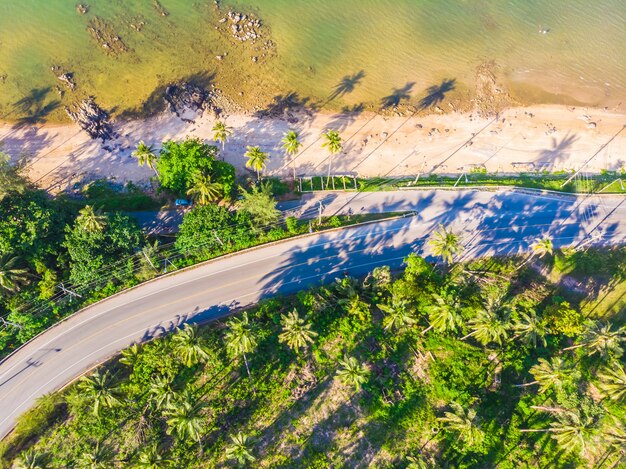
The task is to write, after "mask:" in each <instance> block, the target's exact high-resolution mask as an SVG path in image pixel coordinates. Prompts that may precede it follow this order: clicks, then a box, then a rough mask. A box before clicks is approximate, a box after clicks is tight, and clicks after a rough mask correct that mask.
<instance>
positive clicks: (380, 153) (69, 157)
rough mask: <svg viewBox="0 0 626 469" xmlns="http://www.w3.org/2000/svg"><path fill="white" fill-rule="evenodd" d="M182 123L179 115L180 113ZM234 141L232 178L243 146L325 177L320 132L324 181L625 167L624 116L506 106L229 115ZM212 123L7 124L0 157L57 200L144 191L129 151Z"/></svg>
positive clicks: (229, 153) (0, 131)
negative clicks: (491, 111) (287, 145)
mask: <svg viewBox="0 0 626 469" xmlns="http://www.w3.org/2000/svg"><path fill="white" fill-rule="evenodd" d="M187 117H188V116H187ZM225 121H226V123H227V125H229V126H230V127H232V129H233V134H232V136H231V138H230V140H229V141H228V142H227V143H226V146H225V150H224V152H223V153H222V155H223V157H224V158H225V160H226V161H228V162H230V163H232V164H233V165H235V166H236V167H237V168H238V170H239V171H241V172H243V171H246V170H245V162H246V158H245V157H244V156H243V155H244V152H245V148H246V146H248V145H259V146H260V147H261V148H262V149H263V150H264V151H267V152H269V154H270V157H271V159H270V161H269V164H268V166H267V169H266V172H265V174H266V175H272V176H280V177H292V175H293V172H294V166H295V172H296V174H297V175H299V176H313V175H321V174H326V173H327V171H328V163H329V161H328V153H327V152H326V150H325V149H324V148H322V146H321V144H322V140H321V137H320V136H321V134H322V132H323V131H325V130H326V129H336V130H338V131H339V132H340V134H341V136H342V138H343V140H344V151H343V152H342V153H340V154H338V155H335V156H334V157H333V160H332V168H331V172H332V173H333V174H349V175H357V176H361V177H369V176H402V175H416V174H418V173H420V174H429V173H438V174H462V173H464V172H471V171H472V170H476V169H477V168H478V169H482V170H486V171H487V172H489V173H496V172H497V173H500V174H503V173H512V174H516V173H522V172H525V173H528V172H533V171H549V172H557V171H571V170H579V169H581V168H582V169H583V171H584V172H589V173H599V172H601V171H602V170H619V169H622V168H624V166H625V165H626V130H624V126H625V124H626V115H625V114H621V113H616V112H613V111H610V110H607V109H590V108H582V107H566V106H556V105H543V106H534V107H518V108H511V109H508V110H506V111H504V112H502V113H500V115H499V116H498V118H488V119H485V118H480V117H477V115H476V114H469V113H450V114H432V115H427V116H410V115H409V116H403V117H399V116H396V117H385V116H381V115H376V114H366V113H363V114H359V115H350V114H329V113H309V114H307V113H297V114H290V115H288V116H284V117H281V118H278V117H252V116H250V115H230V116H228V117H226V118H225ZM214 122H215V117H212V116H210V115H209V114H208V113H205V114H204V115H201V116H196V117H194V119H192V120H191V121H188V120H187V121H183V120H182V119H181V118H179V117H176V116H175V115H172V114H161V115H158V116H156V117H152V118H148V119H144V120H136V121H128V122H117V123H116V124H115V129H116V131H117V134H118V137H117V138H116V139H114V140H111V141H107V142H106V143H105V144H104V145H103V144H102V143H101V141H94V140H91V139H90V138H89V137H88V135H87V134H86V133H85V132H83V131H81V130H80V129H79V128H78V127H77V126H75V125H69V124H68V125H40V126H22V127H16V126H13V125H9V124H3V125H0V142H2V147H3V151H4V152H6V153H8V154H9V155H10V156H11V158H12V159H13V160H15V161H17V160H18V159H20V158H24V161H25V162H26V167H25V169H26V172H27V174H28V176H29V177H30V178H31V179H32V180H33V181H34V182H36V183H37V184H38V185H39V186H40V187H42V188H44V189H47V190H49V191H50V192H53V193H56V192H59V191H64V190H69V189H71V188H72V187H73V186H74V185H75V184H76V183H84V182H87V181H89V180H93V179H98V178H109V179H111V180H114V181H117V182H119V183H126V182H128V181H133V182H135V183H139V184H148V183H149V178H150V177H151V176H153V175H154V173H153V172H152V171H151V170H149V169H147V168H140V167H138V166H137V163H136V160H135V159H134V158H132V156H131V152H132V151H133V149H134V147H135V146H136V144H137V142H138V141H140V140H144V141H145V142H146V143H149V144H151V145H154V147H155V148H159V146H160V144H161V142H163V141H166V140H169V139H182V138H185V137H186V136H194V137H198V138H201V139H204V140H206V141H208V142H210V141H211V139H212V132H211V128H212V126H213V124H214ZM288 129H295V130H297V131H298V132H299V133H300V135H301V139H302V142H303V146H302V151H301V153H300V154H299V155H297V156H296V157H295V159H294V160H291V159H290V158H288V157H286V156H285V155H284V153H283V151H282V150H281V148H280V140H281V138H282V135H283V133H284V132H286V131H287V130H288Z"/></svg>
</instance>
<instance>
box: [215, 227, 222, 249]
mask: <svg viewBox="0 0 626 469" xmlns="http://www.w3.org/2000/svg"><path fill="white" fill-rule="evenodd" d="M213 236H215V239H217V241H218V242H219V243H220V244H221V245H222V248H223V247H224V243H223V242H222V240H221V239H220V237H219V236H218V235H217V232H216V231H215V230H213Z"/></svg>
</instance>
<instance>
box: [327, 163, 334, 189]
mask: <svg viewBox="0 0 626 469" xmlns="http://www.w3.org/2000/svg"><path fill="white" fill-rule="evenodd" d="M332 163H333V155H330V156H329V157H328V177H327V178H326V187H328V186H330V168H331V165H332Z"/></svg>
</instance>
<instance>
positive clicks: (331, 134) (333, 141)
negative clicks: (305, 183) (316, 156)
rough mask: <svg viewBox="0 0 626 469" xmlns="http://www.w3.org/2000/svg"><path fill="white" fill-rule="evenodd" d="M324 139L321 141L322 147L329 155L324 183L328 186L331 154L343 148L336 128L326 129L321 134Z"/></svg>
mask: <svg viewBox="0 0 626 469" xmlns="http://www.w3.org/2000/svg"><path fill="white" fill-rule="evenodd" d="M322 136H323V137H324V139H325V141H324V143H322V147H325V148H328V153H330V156H329V157H328V179H327V180H326V185H327V186H328V184H329V182H330V169H331V166H332V163H333V155H334V154H336V153H339V152H340V151H341V150H342V149H343V144H342V142H341V136H340V135H339V132H337V131H336V130H327V131H326V132H325V133H323V134H322Z"/></svg>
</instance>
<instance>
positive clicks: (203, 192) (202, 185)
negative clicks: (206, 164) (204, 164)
mask: <svg viewBox="0 0 626 469" xmlns="http://www.w3.org/2000/svg"><path fill="white" fill-rule="evenodd" d="M222 190H223V186H222V184H220V183H219V182H213V181H211V176H210V175H209V174H202V173H200V172H198V173H196V174H195V176H194V178H193V181H192V186H191V187H190V188H189V189H188V190H187V195H189V196H191V198H192V199H193V200H195V201H196V202H197V203H198V204H200V205H207V204H208V203H209V202H213V201H214V200H217V199H219V198H220V197H221V196H222Z"/></svg>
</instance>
